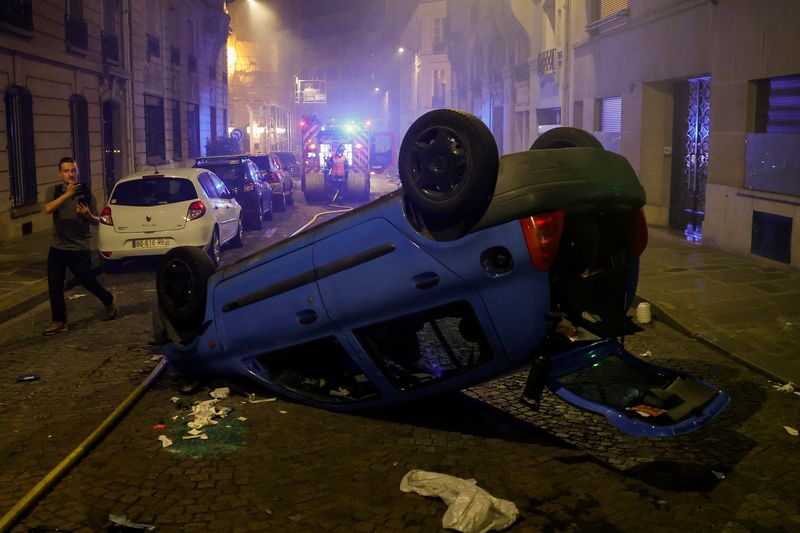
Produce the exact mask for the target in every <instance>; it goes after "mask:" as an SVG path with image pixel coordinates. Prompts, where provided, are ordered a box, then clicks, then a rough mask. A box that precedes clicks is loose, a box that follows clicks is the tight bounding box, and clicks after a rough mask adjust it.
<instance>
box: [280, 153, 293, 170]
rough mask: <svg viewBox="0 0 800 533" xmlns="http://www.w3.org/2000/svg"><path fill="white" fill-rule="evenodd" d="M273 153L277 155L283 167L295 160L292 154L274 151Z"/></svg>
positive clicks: (288, 165) (287, 166)
mask: <svg viewBox="0 0 800 533" xmlns="http://www.w3.org/2000/svg"><path fill="white" fill-rule="evenodd" d="M275 155H276V156H278V159H279V160H280V162H281V165H282V166H283V168H289V167H290V166H291V165H292V164H293V163H295V162H296V161H295V158H294V154H290V153H281V152H275Z"/></svg>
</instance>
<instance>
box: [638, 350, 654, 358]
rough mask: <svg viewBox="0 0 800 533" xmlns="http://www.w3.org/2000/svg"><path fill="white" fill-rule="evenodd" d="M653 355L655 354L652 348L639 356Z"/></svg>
mask: <svg viewBox="0 0 800 533" xmlns="http://www.w3.org/2000/svg"><path fill="white" fill-rule="evenodd" d="M651 355H653V352H651V351H650V350H647V351H646V352H642V353H640V354H639V357H650V356H651Z"/></svg>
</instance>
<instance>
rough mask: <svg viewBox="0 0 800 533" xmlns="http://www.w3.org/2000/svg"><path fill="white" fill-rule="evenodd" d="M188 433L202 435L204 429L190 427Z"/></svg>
mask: <svg viewBox="0 0 800 533" xmlns="http://www.w3.org/2000/svg"><path fill="white" fill-rule="evenodd" d="M186 433H188V434H189V435H200V434H201V433H202V431H200V430H199V429H190V430H189V431H187V432H186Z"/></svg>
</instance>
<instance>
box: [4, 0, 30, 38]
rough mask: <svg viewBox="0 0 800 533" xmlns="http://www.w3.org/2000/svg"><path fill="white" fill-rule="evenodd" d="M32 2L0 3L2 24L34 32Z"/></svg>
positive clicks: (10, 0) (9, 1)
mask: <svg viewBox="0 0 800 533" xmlns="http://www.w3.org/2000/svg"><path fill="white" fill-rule="evenodd" d="M31 3H32V0H4V1H3V2H0V22H5V23H6V24H10V25H11V26H16V27H18V28H22V29H24V30H28V31H33V8H32V7H31Z"/></svg>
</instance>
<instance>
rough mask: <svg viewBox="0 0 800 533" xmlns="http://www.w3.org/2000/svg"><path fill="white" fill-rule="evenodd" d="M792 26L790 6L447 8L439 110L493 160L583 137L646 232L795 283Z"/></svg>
mask: <svg viewBox="0 0 800 533" xmlns="http://www.w3.org/2000/svg"><path fill="white" fill-rule="evenodd" d="M798 20H800V3H798V2H795V1H793V0H772V1H769V2H752V1H749V0H493V1H488V0H448V1H447V27H448V32H447V40H448V46H447V52H448V59H449V63H450V65H451V68H452V78H451V85H450V87H451V89H450V95H449V98H450V101H451V102H452V107H457V108H460V109H464V110H466V111H469V112H472V113H474V114H476V115H478V116H479V117H480V118H481V119H482V120H483V121H484V122H485V123H486V124H487V125H488V126H489V127H490V128H491V130H492V132H493V133H494V135H495V138H496V139H497V142H498V146H499V147H500V150H501V153H511V152H515V151H520V150H526V149H528V147H529V146H530V144H531V143H532V141H533V140H534V139H535V138H536V137H537V136H538V135H539V134H540V133H541V132H543V131H545V130H546V129H549V128H551V127H554V126H556V125H569V126H577V127H580V128H583V129H586V130H589V131H592V132H594V133H595V134H596V136H597V137H598V138H599V139H600V140H601V142H603V144H604V146H605V147H606V148H607V149H609V150H614V151H617V152H619V153H621V154H623V155H625V156H626V157H627V158H628V159H629V161H630V162H631V164H632V165H633V167H634V168H635V170H636V171H637V173H638V174H639V176H640V179H641V181H642V184H643V185H644V187H645V189H646V191H647V206H646V208H645V212H646V215H647V218H648V222H649V223H650V224H651V225H655V226H663V227H669V228H672V229H674V230H676V231H677V232H680V233H682V234H683V235H684V236H685V237H686V238H687V239H689V240H693V241H696V242H699V243H700V244H702V245H704V246H711V247H715V248H719V249H722V250H725V251H728V252H732V253H735V254H739V255H756V256H760V257H764V258H767V259H768V260H770V261H777V262H780V263H784V264H789V265H791V266H793V267H796V268H798V267H800V54H797V53H792V52H793V51H796V50H800V33H798V32H797V31H796V28H795V26H796V23H797V21H798Z"/></svg>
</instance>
